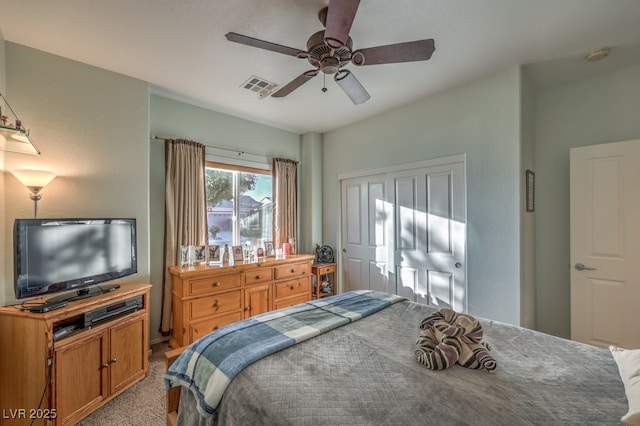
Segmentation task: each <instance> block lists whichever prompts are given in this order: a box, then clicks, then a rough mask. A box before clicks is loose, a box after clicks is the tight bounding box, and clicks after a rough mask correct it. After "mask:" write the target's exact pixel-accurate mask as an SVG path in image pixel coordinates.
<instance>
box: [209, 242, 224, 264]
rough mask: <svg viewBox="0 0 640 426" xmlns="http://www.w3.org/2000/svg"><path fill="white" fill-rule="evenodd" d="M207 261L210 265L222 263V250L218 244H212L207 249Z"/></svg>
mask: <svg viewBox="0 0 640 426" xmlns="http://www.w3.org/2000/svg"><path fill="white" fill-rule="evenodd" d="M208 261H209V263H210V264H219V263H222V250H221V249H220V245H219V244H212V245H210V246H209V247H208Z"/></svg>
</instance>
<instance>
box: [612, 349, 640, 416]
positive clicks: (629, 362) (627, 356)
mask: <svg viewBox="0 0 640 426" xmlns="http://www.w3.org/2000/svg"><path fill="white" fill-rule="evenodd" d="M609 350H610V351H611V355H613V359H614V360H615V361H616V364H618V371H619V372H620V378H622V383H624V391H625V393H626V394H627V401H628V403H629V411H628V412H627V414H625V415H624V416H623V417H622V421H623V422H624V423H626V424H628V425H640V349H624V348H618V347H616V346H609Z"/></svg>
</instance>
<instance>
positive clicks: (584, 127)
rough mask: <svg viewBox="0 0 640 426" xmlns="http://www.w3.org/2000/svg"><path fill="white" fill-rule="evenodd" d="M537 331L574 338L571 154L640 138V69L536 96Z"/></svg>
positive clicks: (623, 70) (544, 92)
mask: <svg viewBox="0 0 640 426" xmlns="http://www.w3.org/2000/svg"><path fill="white" fill-rule="evenodd" d="M535 99H536V100H535V109H534V114H533V115H534V120H535V125H534V133H535V164H536V213H535V214H536V282H537V294H536V297H537V324H538V329H539V330H541V331H544V332H547V333H551V334H555V335H558V336H562V337H569V336H570V334H571V326H570V293H569V285H570V276H569V272H570V271H569V267H570V265H569V262H570V258H569V254H570V253H569V252H570V244H569V243H570V241H569V150H570V148H573V147H576V146H586V145H594V144H601V143H608V142H617V141H623V140H630V139H638V138H640V65H634V66H630V67H626V68H623V69H621V70H618V71H615V72H609V73H606V74H602V75H599V76H596V77H593V78H589V79H585V80H580V81H575V82H572V83H569V84H565V85H562V86H558V87H555V88H551V89H548V90H543V91H539V92H537V93H536V95H535Z"/></svg>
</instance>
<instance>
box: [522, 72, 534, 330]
mask: <svg viewBox="0 0 640 426" xmlns="http://www.w3.org/2000/svg"><path fill="white" fill-rule="evenodd" d="M521 75H522V79H521V102H520V122H521V127H520V133H521V138H520V139H521V145H520V147H521V152H522V155H521V168H520V199H521V200H522V201H521V202H520V215H521V221H520V225H521V229H520V249H521V251H520V262H521V265H522V267H521V269H520V288H521V291H522V297H521V299H520V308H521V310H522V311H521V313H520V324H521V325H522V326H524V327H527V328H532V329H535V328H536V274H535V267H536V264H535V260H536V258H535V252H536V241H535V231H536V221H535V217H536V213H535V204H534V211H533V212H527V211H526V182H525V180H526V178H525V173H526V170H531V171H533V172H534V173H535V171H536V168H535V155H534V148H535V147H534V142H535V140H534V133H533V102H534V99H533V88H532V87H531V85H530V84H529V80H528V79H527V77H526V75H524V73H521ZM534 192H535V191H534Z"/></svg>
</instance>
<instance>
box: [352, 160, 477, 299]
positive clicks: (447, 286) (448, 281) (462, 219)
mask: <svg viewBox="0 0 640 426" xmlns="http://www.w3.org/2000/svg"><path fill="white" fill-rule="evenodd" d="M411 166H412V167H406V169H405V170H402V168H401V167H398V168H397V169H394V170H386V171H385V172H384V173H378V174H374V175H369V176H362V177H354V178H349V179H343V180H342V184H341V186H342V226H341V232H342V252H343V253H342V272H343V273H342V282H343V290H356V289H373V290H380V291H386V292H389V293H395V294H400V295H402V296H405V297H407V298H408V299H410V300H414V301H419V302H421V303H425V304H430V305H437V306H447V307H451V308H453V309H456V310H458V311H465V310H466V293H467V291H466V272H465V271H466V204H465V203H466V201H465V200H466V198H465V197H466V195H465V194H466V187H465V185H466V182H465V177H464V160H463V159H462V160H461V159H460V158H459V157H456V159H455V161H452V160H451V159H441V160H434V161H429V162H423V163H420V167H415V166H416V164H413V165H411Z"/></svg>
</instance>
